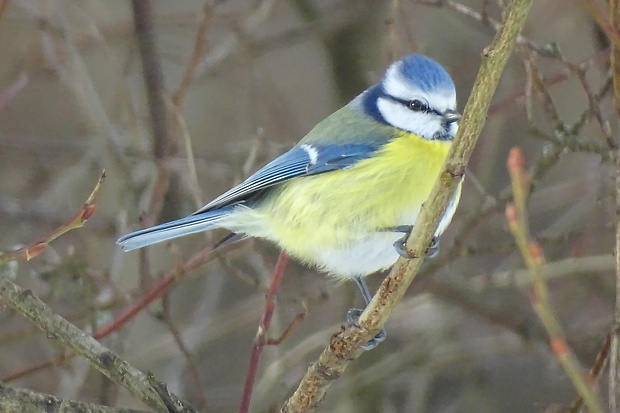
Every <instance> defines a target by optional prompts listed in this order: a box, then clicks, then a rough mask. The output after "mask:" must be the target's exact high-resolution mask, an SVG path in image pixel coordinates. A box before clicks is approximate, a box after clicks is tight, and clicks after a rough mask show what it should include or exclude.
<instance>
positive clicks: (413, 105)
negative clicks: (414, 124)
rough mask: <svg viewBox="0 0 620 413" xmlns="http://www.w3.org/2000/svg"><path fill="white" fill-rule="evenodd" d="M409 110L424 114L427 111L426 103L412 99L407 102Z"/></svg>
mask: <svg viewBox="0 0 620 413" xmlns="http://www.w3.org/2000/svg"><path fill="white" fill-rule="evenodd" d="M409 109H411V110H412V111H414V112H424V111H427V110H428V106H427V104H426V103H424V102H422V101H421V100H419V99H413V100H412V101H411V102H409Z"/></svg>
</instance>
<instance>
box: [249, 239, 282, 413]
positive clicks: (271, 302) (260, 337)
mask: <svg viewBox="0 0 620 413" xmlns="http://www.w3.org/2000/svg"><path fill="white" fill-rule="evenodd" d="M287 262H288V254H287V253H286V252H284V251H282V252H280V255H279V256H278V262H277V263H276V267H275V269H274V271H273V278H272V279H271V285H270V286H269V290H268V291H267V294H266V296H265V310H264V311H263V316H262V318H261V320H260V322H259V323H258V330H257V331H256V337H255V338H254V345H253V346H252V353H251V354H250V365H249V366H248V374H247V376H246V378H245V384H244V386H243V396H242V397H241V406H240V407H239V413H247V412H248V411H249V409H250V401H251V400H252V391H253V390H254V382H255V381H256V373H257V372H258V362H259V361H260V356H261V353H262V352H263V348H264V347H265V345H266V344H267V339H266V338H265V337H266V336H267V330H269V326H270V325H271V318H272V316H273V310H274V309H275V307H276V298H277V296H278V291H280V284H281V283H282V277H283V276H284V270H285V268H286V263H287Z"/></svg>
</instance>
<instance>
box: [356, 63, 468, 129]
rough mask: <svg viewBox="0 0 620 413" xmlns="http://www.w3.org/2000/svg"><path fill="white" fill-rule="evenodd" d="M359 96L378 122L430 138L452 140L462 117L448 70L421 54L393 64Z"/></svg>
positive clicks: (367, 111) (365, 108)
mask: <svg viewBox="0 0 620 413" xmlns="http://www.w3.org/2000/svg"><path fill="white" fill-rule="evenodd" d="M360 99H362V100H363V107H364V110H365V111H366V113H368V114H369V115H371V116H373V117H374V118H375V119H376V120H378V121H379V122H382V123H384V124H387V125H390V126H394V127H396V128H399V129H402V130H406V131H408V132H412V133H415V134H417V135H419V136H421V137H423V138H424V139H428V140H452V139H453V138H454V135H455V134H456V130H457V125H458V124H457V121H458V120H459V119H460V117H461V115H460V114H459V113H458V112H457V110H456V91H455V88H454V82H453V81H452V78H451V77H450V75H449V74H448V72H446V71H445V69H444V68H443V67H441V65H439V64H438V63H437V62H435V61H433V60H431V59H429V58H428V57H425V56H422V55H418V54H412V55H409V56H407V57H404V58H403V59H401V60H399V61H397V62H395V63H393V64H392V65H391V66H390V67H389V68H388V69H387V71H386V73H385V76H384V77H383V79H382V80H381V82H380V83H379V84H377V85H375V86H373V87H372V88H371V89H369V90H367V91H366V92H365V93H363V94H362V95H360Z"/></svg>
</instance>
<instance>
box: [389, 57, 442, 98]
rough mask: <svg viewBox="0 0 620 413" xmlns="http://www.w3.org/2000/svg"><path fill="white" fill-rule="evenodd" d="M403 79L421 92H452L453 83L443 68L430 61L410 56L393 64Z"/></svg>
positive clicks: (426, 58) (425, 58)
mask: <svg viewBox="0 0 620 413" xmlns="http://www.w3.org/2000/svg"><path fill="white" fill-rule="evenodd" d="M394 65H395V69H396V70H398V72H399V73H400V74H401V75H402V77H403V79H404V80H405V81H407V82H409V83H410V84H411V85H412V86H415V87H417V88H418V89H420V90H422V91H423V92H427V93H428V92H431V91H437V90H447V91H453V90H454V82H453V81H452V78H451V77H450V75H449V74H448V72H446V71H445V69H444V68H443V67H441V65H440V64H439V63H437V62H435V61H434V60H432V59H429V58H428V57H426V56H422V55H419V54H412V55H409V56H407V57H404V58H403V59H401V60H399V61H398V62H396V63H394Z"/></svg>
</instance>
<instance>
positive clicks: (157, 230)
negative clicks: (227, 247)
mask: <svg viewBox="0 0 620 413" xmlns="http://www.w3.org/2000/svg"><path fill="white" fill-rule="evenodd" d="M230 212H231V211H230V209H229V208H224V209H217V210H214V211H209V212H203V213H201V214H197V215H190V216H188V217H186V218H181V219H177V220H176V221H172V222H166V223H165V224H160V225H157V226H154V227H151V228H146V229H141V230H139V231H136V232H132V233H131V234H127V235H124V236H122V237H120V238H119V239H118V241H116V243H117V244H118V245H120V246H121V248H122V249H123V251H131V250H135V249H137V248H142V247H146V246H147V245H151V244H156V243H158V242H162V241H167V240H169V239H173V238H177V237H182V236H183V235H188V234H194V233H196V232H202V231H208V230H210V229H214V228H218V227H219V223H220V221H221V218H222V217H224V216H226V215H228V214H229V213H230Z"/></svg>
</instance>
